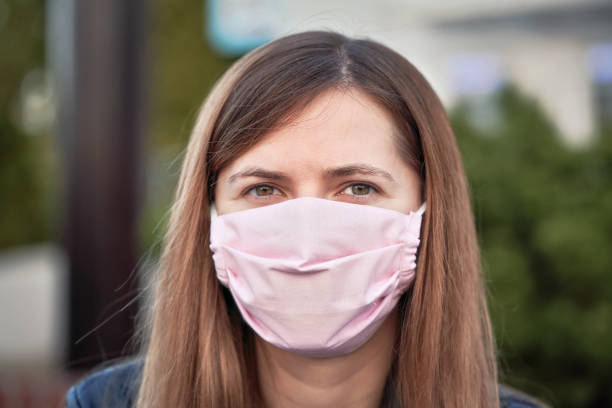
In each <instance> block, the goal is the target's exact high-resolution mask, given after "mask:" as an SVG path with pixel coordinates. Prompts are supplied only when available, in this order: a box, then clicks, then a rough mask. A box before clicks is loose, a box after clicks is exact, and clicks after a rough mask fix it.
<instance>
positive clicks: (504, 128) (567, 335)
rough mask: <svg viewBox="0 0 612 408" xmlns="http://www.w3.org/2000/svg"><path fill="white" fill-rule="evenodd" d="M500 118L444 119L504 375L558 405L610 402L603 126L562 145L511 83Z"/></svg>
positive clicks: (608, 196)
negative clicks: (451, 134) (589, 140)
mask: <svg viewBox="0 0 612 408" xmlns="http://www.w3.org/2000/svg"><path fill="white" fill-rule="evenodd" d="M495 98H496V99H497V100H496V101H495V102H496V105H497V106H498V107H499V109H500V112H499V113H500V114H499V118H498V121H497V122H496V124H495V125H494V126H493V127H490V128H488V130H486V131H485V130H482V129H479V127H478V126H475V124H474V123H473V122H472V121H470V119H469V118H470V116H471V114H470V104H469V103H465V102H464V103H460V104H459V105H458V106H457V107H456V109H454V110H453V112H452V114H451V121H452V124H453V128H454V130H455V133H456V136H457V140H458V143H459V146H460V149H461V151H462V154H463V158H464V164H465V168H466V171H467V174H468V178H469V180H470V184H471V189H472V199H473V204H474V210H475V216H476V223H477V229H478V233H479V240H480V244H481V249H482V258H483V269H484V273H485V279H486V280H487V285H488V289H489V303H490V308H491V313H492V319H493V324H494V328H495V332H496V336H497V342H498V347H499V354H500V360H501V370H502V381H505V382H507V383H509V384H512V385H514V386H516V387H518V388H520V389H523V390H525V391H526V392H529V393H531V394H533V395H535V396H538V397H540V398H541V399H542V400H545V401H548V402H550V403H551V404H552V405H553V406H555V407H604V406H612V330H611V324H612V251H610V244H611V243H612V177H611V176H612V132H609V131H607V132H606V131H604V132H602V134H601V135H599V136H598V137H597V138H596V141H595V143H594V144H593V145H591V146H589V147H588V148H582V149H572V148H569V147H566V146H565V145H564V144H563V143H562V142H561V139H560V138H559V137H558V132H557V130H556V129H555V128H554V126H552V125H551V123H550V122H549V121H548V120H547V119H546V117H545V115H543V113H542V112H541V110H540V109H539V107H538V106H537V105H536V104H535V103H534V102H533V101H530V100H528V99H526V98H524V97H523V96H521V95H520V94H519V93H518V92H517V91H516V90H514V89H513V88H506V89H504V90H503V91H501V92H499V94H497V95H496V96H495Z"/></svg>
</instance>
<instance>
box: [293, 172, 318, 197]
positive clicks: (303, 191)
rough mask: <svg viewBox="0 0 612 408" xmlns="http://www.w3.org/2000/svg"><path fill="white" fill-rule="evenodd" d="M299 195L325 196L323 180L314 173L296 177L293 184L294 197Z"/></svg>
mask: <svg viewBox="0 0 612 408" xmlns="http://www.w3.org/2000/svg"><path fill="white" fill-rule="evenodd" d="M301 197H317V198H325V186H324V185H323V181H322V180H319V179H317V178H316V177H315V176H314V175H312V176H311V177H308V178H300V179H298V180H297V182H296V185H295V198H301Z"/></svg>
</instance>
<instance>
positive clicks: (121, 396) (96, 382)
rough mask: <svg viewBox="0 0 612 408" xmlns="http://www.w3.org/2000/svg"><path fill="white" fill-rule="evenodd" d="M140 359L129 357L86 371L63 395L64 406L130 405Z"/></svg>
mask: <svg viewBox="0 0 612 408" xmlns="http://www.w3.org/2000/svg"><path fill="white" fill-rule="evenodd" d="M142 367H143V360H141V359H138V360H132V361H128V362H123V363H120V364H116V365H113V366H111V367H108V368H105V369H103V370H101V371H98V372H95V373H93V374H90V375H89V376H87V377H85V379H83V380H82V381H80V382H79V383H77V384H76V385H74V386H73V387H72V388H70V390H69V391H68V394H67V395H66V407H67V408H102V407H118V408H119V407H120V408H129V407H133V405H134V404H135V401H136V394H137V392H138V386H139V384H140V377H141V373H142Z"/></svg>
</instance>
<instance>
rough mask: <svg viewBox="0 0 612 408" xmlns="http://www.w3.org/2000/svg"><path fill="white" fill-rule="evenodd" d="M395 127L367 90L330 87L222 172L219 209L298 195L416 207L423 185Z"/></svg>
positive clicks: (401, 208) (406, 208) (402, 208)
mask: <svg viewBox="0 0 612 408" xmlns="http://www.w3.org/2000/svg"><path fill="white" fill-rule="evenodd" d="M395 132H396V131H395V127H394V125H393V122H392V119H391V117H390V115H389V114H388V113H387V112H386V111H385V110H383V108H381V107H379V105H378V104H376V103H375V102H374V101H373V100H372V99H371V98H370V97H369V96H368V95H367V94H365V93H363V92H362V91H359V90H357V89H350V90H348V91H338V90H328V91H326V92H324V93H322V94H320V95H319V96H318V97H317V98H315V99H314V100H313V101H312V102H311V104H310V105H309V106H308V107H307V109H306V110H305V111H304V112H302V113H301V114H300V115H298V116H297V118H296V119H295V120H294V121H293V122H292V123H291V124H289V125H287V126H285V127H283V128H281V129H279V130H273V131H270V132H269V133H268V134H267V135H265V137H264V138H263V139H262V140H261V141H260V142H259V143H257V144H256V145H255V146H254V147H252V148H251V149H250V150H248V151H247V152H246V153H244V154H243V155H241V156H240V157H238V158H237V159H236V160H234V161H233V162H232V163H231V164H230V165H228V166H226V167H225V168H224V169H223V170H222V171H221V172H220V173H219V178H218V181H217V184H216V186H215V197H216V201H215V206H216V209H217V213H218V214H226V213H230V212H233V211H240V210H246V209H249V208H254V207H259V206H263V205H269V204H276V203H280V202H282V201H284V200H291V199H293V198H298V197H318V198H325V199H329V200H337V201H344V202H347V203H355V204H365V205H373V206H377V207H383V208H388V209H392V210H396V211H400V212H403V213H408V212H409V211H410V210H412V211H416V209H417V208H418V207H419V206H420V205H421V203H422V197H421V193H420V191H421V188H420V187H421V186H420V183H421V182H420V179H419V176H418V174H417V172H416V171H415V170H414V169H412V168H411V167H409V166H408V165H407V164H406V163H405V162H404V161H402V159H401V157H400V155H399V153H398V151H397V149H396V147H395V138H396V136H395Z"/></svg>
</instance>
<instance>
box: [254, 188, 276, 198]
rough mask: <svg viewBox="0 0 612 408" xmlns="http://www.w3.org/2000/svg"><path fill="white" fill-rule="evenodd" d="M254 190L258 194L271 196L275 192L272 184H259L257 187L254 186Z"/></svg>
mask: <svg viewBox="0 0 612 408" xmlns="http://www.w3.org/2000/svg"><path fill="white" fill-rule="evenodd" d="M252 191H254V192H255V195H256V196H259V197H261V196H269V195H272V194H273V193H274V187H270V186H265V185H264V186H257V187H253V188H252Z"/></svg>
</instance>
